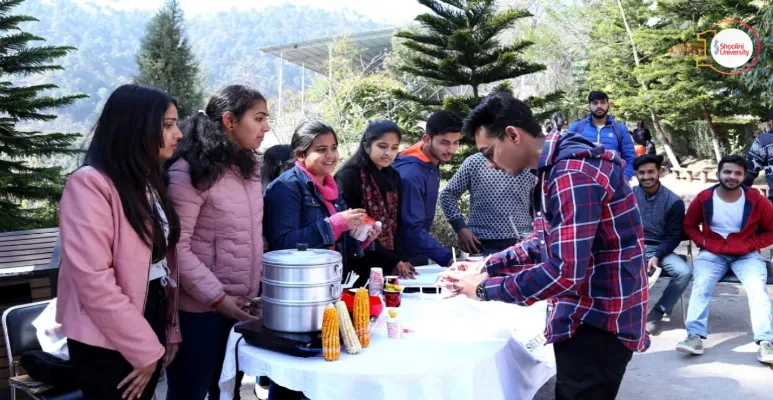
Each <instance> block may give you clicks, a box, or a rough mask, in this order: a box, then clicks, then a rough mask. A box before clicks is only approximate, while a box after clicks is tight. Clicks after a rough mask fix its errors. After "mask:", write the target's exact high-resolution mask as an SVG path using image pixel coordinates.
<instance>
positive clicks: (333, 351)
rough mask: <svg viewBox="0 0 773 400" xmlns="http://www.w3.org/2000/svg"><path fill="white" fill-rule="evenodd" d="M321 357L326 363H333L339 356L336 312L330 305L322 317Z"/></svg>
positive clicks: (339, 342)
mask: <svg viewBox="0 0 773 400" xmlns="http://www.w3.org/2000/svg"><path fill="white" fill-rule="evenodd" d="M322 355H323V356H324V357H325V360H326V361H335V360H337V359H338V357H340V356H341V339H340V338H339V336H338V311H336V308H335V307H334V306H333V305H332V304H328V306H327V307H325V314H324V315H323V317H322Z"/></svg>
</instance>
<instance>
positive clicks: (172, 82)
mask: <svg viewBox="0 0 773 400" xmlns="http://www.w3.org/2000/svg"><path fill="white" fill-rule="evenodd" d="M137 65H138V67H139V74H138V75H137V77H136V78H135V82H136V83H139V84H144V85H149V86H155V87H158V88H161V89H163V90H165V91H166V92H167V93H169V94H170V95H171V96H172V97H174V98H176V99H177V102H178V104H177V111H178V114H179V116H180V118H181V119H182V118H185V117H187V116H189V115H191V114H192V113H194V112H195V111H196V110H197V109H199V108H201V104H202V102H203V101H204V88H203V82H202V79H201V77H200V75H199V71H200V70H199V63H198V61H196V57H195V56H194V55H193V52H192V51H191V45H190V43H189V42H188V38H186V37H185V34H184V32H183V11H182V9H181V8H180V3H179V2H178V1H177V0H167V1H166V3H165V4H164V7H163V8H162V9H161V10H160V11H159V12H158V13H157V14H156V15H155V16H154V17H153V18H151V20H150V22H149V23H148V27H147V32H146V33H145V37H144V38H143V39H142V46H141V48H140V52H139V54H138V55H137Z"/></svg>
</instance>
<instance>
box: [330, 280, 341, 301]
mask: <svg viewBox="0 0 773 400" xmlns="http://www.w3.org/2000/svg"><path fill="white" fill-rule="evenodd" d="M330 295H331V296H333V298H334V299H340V298H341V283H339V282H336V283H333V284H331V285H330Z"/></svg>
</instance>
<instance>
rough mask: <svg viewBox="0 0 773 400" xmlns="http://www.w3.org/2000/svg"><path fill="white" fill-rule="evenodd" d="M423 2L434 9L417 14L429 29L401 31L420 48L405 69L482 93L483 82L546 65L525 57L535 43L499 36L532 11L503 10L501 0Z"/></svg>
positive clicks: (411, 44) (439, 82)
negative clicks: (509, 39)
mask: <svg viewBox="0 0 773 400" xmlns="http://www.w3.org/2000/svg"><path fill="white" fill-rule="evenodd" d="M418 1H419V3H421V4H422V5H424V6H426V7H427V8H429V9H430V10H431V11H432V13H426V14H421V15H419V16H418V17H416V21H418V22H419V23H421V24H422V26H423V28H424V29H423V31H421V32H410V31H402V32H399V33H398V34H397V36H398V37H401V38H404V39H406V41H405V46H406V47H408V48H409V49H411V50H413V51H414V52H415V54H414V56H413V57H411V58H410V59H409V62H408V64H407V65H406V66H405V67H403V70H404V71H405V72H407V73H410V74H413V75H417V76H422V77H425V78H427V79H429V80H431V81H432V82H433V83H435V84H437V85H440V86H461V85H470V86H471V87H472V90H473V97H478V90H479V87H480V86H481V85H483V84H486V83H492V82H498V81H502V80H506V79H512V78H515V77H518V76H521V75H526V74H531V73H534V72H537V71H542V70H544V69H545V66H544V65H541V64H536V63H530V62H527V61H524V60H523V58H522V57H521V53H522V52H523V51H524V49H526V48H527V47H528V46H530V45H531V44H532V42H529V41H513V42H511V43H508V44H502V43H500V40H499V35H500V34H501V33H502V32H504V31H506V30H508V29H510V28H512V27H513V26H514V25H515V23H516V21H518V20H519V19H521V18H526V17H529V16H531V14H530V13H529V12H528V11H525V10H512V9H511V10H506V11H499V10H498V9H497V2H496V1H495V0H445V1H444V0H418Z"/></svg>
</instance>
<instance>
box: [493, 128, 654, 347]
mask: <svg viewBox="0 0 773 400" xmlns="http://www.w3.org/2000/svg"><path fill="white" fill-rule="evenodd" d="M622 164H623V161H621V160H620V158H619V156H617V155H616V153H614V152H610V151H604V149H603V147H593V145H592V144H591V143H590V142H588V141H587V140H585V139H582V138H580V137H579V136H577V135H574V134H568V135H563V136H561V135H556V134H553V135H550V136H549V137H548V139H547V142H546V143H545V150H544V151H543V154H542V156H541V158H540V162H539V169H538V171H537V174H538V177H539V182H538V184H537V187H536V188H535V193H534V204H535V205H534V210H535V211H536V216H535V219H534V234H533V235H532V236H530V237H529V238H527V239H526V240H524V241H522V242H520V243H518V244H516V245H515V246H513V247H511V248H510V249H507V250H505V251H503V252H501V253H498V254H495V255H494V256H492V257H491V258H490V259H489V261H488V262H487V263H486V268H487V270H488V272H489V275H490V276H491V278H489V279H487V280H486V281H485V283H484V285H485V287H486V292H487V295H488V298H489V299H490V300H500V301H505V302H512V303H516V304H520V305H531V304H533V303H535V302H538V301H541V300H548V301H549V302H550V303H551V304H552V305H553V310H552V312H551V314H550V318H549V321H548V326H547V330H546V333H545V336H546V337H547V339H548V343H553V342H559V341H562V340H566V339H569V338H570V337H571V336H572V335H573V334H574V332H575V330H576V329H577V328H578V327H579V325H580V324H581V323H582V324H588V325H591V326H594V327H597V328H599V329H602V330H605V331H608V332H614V333H615V334H616V335H617V336H618V338H619V339H620V341H621V342H622V343H623V344H624V345H625V346H626V347H627V348H629V349H631V350H632V351H640V352H641V351H645V350H646V349H647V348H648V347H649V337H648V336H647V334H646V332H645V330H644V328H645V320H646V314H647V313H646V310H647V308H646V307H647V300H648V291H647V273H646V267H645V262H644V232H643V230H642V223H641V216H640V214H639V210H638V204H637V201H636V196H635V195H634V194H633V191H632V190H631V187H630V186H629V185H628V183H627V181H626V179H625V177H624V175H623V165H622Z"/></svg>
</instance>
